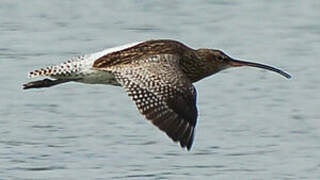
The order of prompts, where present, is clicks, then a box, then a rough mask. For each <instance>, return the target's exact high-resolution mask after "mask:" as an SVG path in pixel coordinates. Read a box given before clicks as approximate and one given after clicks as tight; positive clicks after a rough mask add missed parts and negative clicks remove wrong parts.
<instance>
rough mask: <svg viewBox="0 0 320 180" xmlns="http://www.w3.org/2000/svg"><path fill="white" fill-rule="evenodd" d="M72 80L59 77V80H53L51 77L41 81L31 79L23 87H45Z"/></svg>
mask: <svg viewBox="0 0 320 180" xmlns="http://www.w3.org/2000/svg"><path fill="white" fill-rule="evenodd" d="M68 81H70V80H66V79H57V80H51V79H43V80H39V81H31V82H28V83H26V84H23V89H30V88H44V87H51V86H54V85H57V84H61V83H65V82H68Z"/></svg>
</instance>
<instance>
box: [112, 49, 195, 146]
mask: <svg viewBox="0 0 320 180" xmlns="http://www.w3.org/2000/svg"><path fill="white" fill-rule="evenodd" d="M178 64H179V57H178V56H175V55H171V54H162V55H151V56H147V57H144V58H142V59H140V60H138V61H136V62H135V63H133V64H128V65H122V66H119V67H117V68H115V69H113V70H112V71H113V73H114V74H115V77H116V79H117V81H118V82H119V83H120V84H121V85H122V86H123V87H124V88H125V89H126V91H127V93H128V95H129V96H130V97H131V98H132V99H133V101H134V102H135V104H136V105H137V107H138V109H139V111H140V113H141V114H143V115H144V116H145V117H146V118H147V119H148V120H151V121H152V123H153V124H154V125H156V126H157V127H158V128H159V129H161V130H162V131H164V132H166V134H167V135H168V136H169V137H170V138H172V139H173V141H178V142H180V145H181V147H187V149H188V150H190V148H191V146H192V142H193V137H194V130H195V126H196V122H197V115H198V113H197V107H196V89H195V88H194V86H193V85H192V83H191V81H190V80H189V79H188V78H187V77H186V75H185V74H184V73H183V72H182V71H181V69H180V68H179V67H178Z"/></svg>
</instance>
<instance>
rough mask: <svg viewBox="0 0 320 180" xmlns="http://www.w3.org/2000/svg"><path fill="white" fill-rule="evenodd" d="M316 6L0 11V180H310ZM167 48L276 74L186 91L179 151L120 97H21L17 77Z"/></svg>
mask: <svg viewBox="0 0 320 180" xmlns="http://www.w3.org/2000/svg"><path fill="white" fill-rule="evenodd" d="M319 12H320V1H318V0H314V1H311V0H310V1H298V0H284V1H270V0H264V1H255V0H251V1H247V0H246V1H228V0H217V1H204V0H203V1H196V0H194V1H188V2H186V1H182V0H180V1H160V0H159V1H138V0H136V1H102V0H101V1H90V2H89V1H85V0H79V1H72V0H66V1H58V0H50V1H41V0H38V1H36V0H28V1H14V0H2V1H1V2H0V69H1V75H0V83H1V88H0V99H1V101H0V179H268V180H269V179H319V178H320V109H319V107H320V93H319V92H320V77H319V70H318V69H319V67H320V21H319V19H320V13H319ZM156 38H172V39H176V40H180V41H182V42H184V43H186V44H188V45H189V46H191V47H194V48H199V47H210V48H219V49H223V50H224V51H226V52H227V53H228V54H230V55H232V56H233V57H238V58H241V59H250V60H256V61H258V62H263V63H266V64H271V65H274V66H277V67H279V68H282V69H285V70H286V71H288V72H290V73H291V74H292V75H293V78H292V79H291V80H286V79H284V78H282V77H280V76H279V75H277V74H275V73H270V72H266V71H262V70H257V69H253V68H238V69H230V70H226V71H224V72H222V73H219V74H217V75H214V76H212V77H209V78H207V79H204V80H202V81H201V82H198V83H196V84H195V86H196V87H197V90H198V93H199V96H198V105H199V111H200V115H199V121H198V126H197V132H196V137H195V143H194V146H193V149H192V151H190V152H187V151H185V150H182V149H180V147H179V146H178V145H177V144H175V143H173V142H172V141H171V140H170V139H169V138H168V137H166V135H165V134H164V133H162V132H160V131H159V130H158V129H157V128H155V127H154V126H152V125H151V124H150V123H149V122H148V121H146V120H145V119H144V118H143V117H142V116H141V115H140V114H139V113H138V111H137V110H136V107H135V105H134V104H133V102H131V101H130V99H129V98H128V97H127V95H126V93H125V92H124V90H123V89H122V88H120V87H112V86H104V85H85V84H78V83H69V84H65V85H61V86H56V87H53V88H49V89H41V90H29V91H22V89H21V85H22V83H25V82H27V81H29V79H28V78H27V76H26V75H27V72H28V71H30V70H33V69H35V68H39V67H42V66H47V65H52V64H56V63H60V62H63V61H64V60H66V59H68V58H69V57H71V56H74V55H80V54H84V53H91V52H95V51H99V50H102V49H105V48H109V47H112V46H117V45H121V44H124V43H129V42H135V41H141V40H147V39H156Z"/></svg>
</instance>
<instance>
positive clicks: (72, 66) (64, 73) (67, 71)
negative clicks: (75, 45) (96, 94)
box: [28, 56, 85, 79]
mask: <svg viewBox="0 0 320 180" xmlns="http://www.w3.org/2000/svg"><path fill="white" fill-rule="evenodd" d="M84 58H85V56H78V57H74V58H72V59H70V60H68V61H66V62H64V63H62V64H59V65H54V66H48V67H46V68H40V69H36V70H34V71H31V72H29V74H28V76H29V78H34V77H38V76H49V77H53V78H55V79H59V78H66V77H71V78H72V76H73V75H74V74H75V73H77V72H79V71H81V70H82V69H83V66H84V65H85V64H84V61H82V60H83V59H84Z"/></svg>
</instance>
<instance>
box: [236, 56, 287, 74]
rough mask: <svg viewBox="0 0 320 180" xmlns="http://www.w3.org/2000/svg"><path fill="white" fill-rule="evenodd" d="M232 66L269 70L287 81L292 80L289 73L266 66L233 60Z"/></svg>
mask: <svg viewBox="0 0 320 180" xmlns="http://www.w3.org/2000/svg"><path fill="white" fill-rule="evenodd" d="M230 65H231V66H234V67H237V66H251V67H256V68H261V69H266V70H269V71H273V72H276V73H279V74H281V75H282V76H284V77H286V78H287V79H290V78H291V75H290V74H288V73H286V72H284V71H282V70H280V69H277V68H275V67H272V66H268V65H264V64H259V63H254V62H248V61H240V60H235V59H232V60H230Z"/></svg>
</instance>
